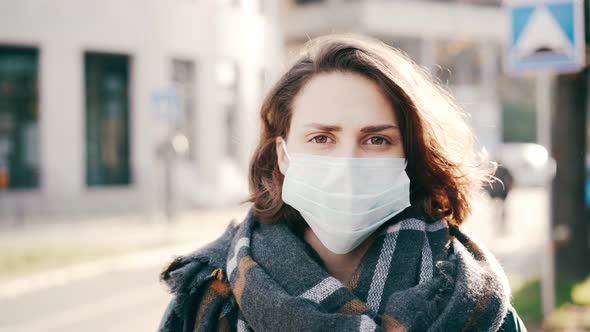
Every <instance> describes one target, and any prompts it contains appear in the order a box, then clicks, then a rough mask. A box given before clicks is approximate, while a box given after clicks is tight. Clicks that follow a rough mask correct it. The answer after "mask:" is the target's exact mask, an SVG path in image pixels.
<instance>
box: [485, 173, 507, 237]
mask: <svg viewBox="0 0 590 332" xmlns="http://www.w3.org/2000/svg"><path fill="white" fill-rule="evenodd" d="M513 186H514V177H513V176H512V173H511V172H510V170H509V169H508V168H506V167H505V166H504V165H502V164H499V165H498V167H497V168H496V171H495V173H494V177H493V178H492V179H491V182H489V183H485V184H484V188H485V190H486V192H487V193H488V195H489V196H490V198H491V199H492V200H493V201H494V205H493V210H494V213H495V214H496V216H495V218H494V219H495V221H496V222H497V229H498V232H499V233H500V234H502V235H504V234H506V233H507V231H508V226H507V216H506V210H507V208H506V199H507V198H508V194H509V193H510V190H512V187H513Z"/></svg>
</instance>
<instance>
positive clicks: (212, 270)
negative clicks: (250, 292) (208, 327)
mask: <svg viewBox="0 0 590 332" xmlns="http://www.w3.org/2000/svg"><path fill="white" fill-rule="evenodd" d="M238 228H239V225H236V223H235V222H234V221H231V222H230V224H229V225H228V226H227V228H226V229H225V231H224V232H223V234H222V235H221V236H219V237H218V238H217V239H215V240H214V241H212V242H210V243H209V244H207V245H206V246H204V247H201V248H199V249H197V250H195V251H193V252H191V253H189V254H187V255H182V256H178V257H175V258H174V259H172V260H171V261H170V262H168V263H167V264H166V265H165V266H164V267H163V268H162V270H161V271H160V281H161V282H163V283H165V284H166V286H167V287H168V290H169V292H170V293H171V294H172V295H173V296H172V299H171V300H170V302H169V303H168V306H167V307H166V310H165V312H164V314H163V316H162V319H161V321H160V326H159V328H158V331H160V332H172V331H180V330H182V329H183V328H184V327H186V326H187V324H194V317H193V316H192V315H194V314H195V312H196V311H195V310H194V308H195V307H197V306H198V305H199V303H197V302H195V299H198V298H200V296H199V294H201V293H203V292H205V291H206V289H207V287H209V286H210V285H211V284H212V283H215V282H221V283H224V282H225V281H224V280H225V279H226V278H225V276H224V271H225V265H226V257H227V252H228V250H229V247H230V244H231V241H232V238H233V236H234V234H235V233H236V231H237V229H238Z"/></svg>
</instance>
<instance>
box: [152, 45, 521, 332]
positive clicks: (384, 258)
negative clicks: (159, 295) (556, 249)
mask: <svg viewBox="0 0 590 332" xmlns="http://www.w3.org/2000/svg"><path fill="white" fill-rule="evenodd" d="M261 125H262V133H261V137H260V141H259V143H258V148H257V149H256V151H255V153H254V155H253V158H252V161H251V165H250V175H249V180H250V190H251V197H250V199H249V201H250V202H252V203H253V204H252V207H251V208H250V210H249V212H248V214H247V216H246V218H245V220H244V221H243V222H241V223H240V224H238V225H234V224H233V223H232V224H231V225H230V226H229V227H228V228H227V230H226V231H225V233H224V234H223V235H222V236H221V237H220V238H219V239H217V240H216V241H214V242H212V243H211V244H209V245H208V246H206V247H204V248H201V249H199V250H197V251H196V252H194V253H192V254H190V255H187V256H183V257H178V258H176V259H174V260H173V261H172V262H171V263H169V264H168V265H167V266H166V267H165V268H164V269H163V271H162V274H161V278H162V280H164V281H165V282H166V283H167V284H168V286H169V287H170V289H171V291H172V292H173V293H174V295H175V296H174V298H173V300H172V301H171V302H170V304H169V306H168V308H167V310H166V312H165V314H164V317H163V319H162V322H161V324H160V331H214V330H223V331H225V330H229V331H233V330H238V331H248V330H254V331H380V330H388V331H389V330H392V331H393V330H395V331H426V330H436V331H459V330H468V331H498V330H500V331H522V330H525V328H524V325H523V324H522V322H521V321H520V319H519V318H518V316H517V315H516V313H515V312H514V309H513V308H512V307H511V306H510V290H509V287H508V284H507V281H506V276H505V275H504V272H503V271H502V268H501V267H500V265H499V264H498V262H497V261H496V260H495V258H494V257H493V256H492V255H491V254H490V253H489V252H488V251H487V250H486V249H484V248H483V247H482V246H481V245H480V244H477V243H476V242H474V241H473V240H472V239H470V238H469V237H468V236H466V235H465V234H464V233H463V232H462V231H461V229H460V227H459V226H460V225H461V224H462V223H463V222H464V221H465V218H466V217H467V216H468V214H469V212H470V209H471V205H470V203H471V195H472V193H473V192H474V191H476V190H479V189H480V188H481V183H482V181H485V180H486V179H487V178H488V176H489V174H490V172H492V171H493V167H489V166H488V164H486V163H485V162H484V161H485V160H484V159H483V158H481V157H480V156H479V155H478V154H476V153H474V152H472V151H473V150H472V140H473V137H472V133H471V131H470V130H469V128H468V126H467V125H466V123H465V119H464V113H462V112H461V111H460V110H459V109H458V108H457V106H456V105H455V104H454V103H453V101H452V99H451V97H450V96H449V95H448V94H447V93H446V92H445V91H444V90H443V89H441V88H440V87H439V86H438V85H436V84H435V83H433V82H432V80H431V79H430V78H429V76H428V74H427V73H426V72H424V71H423V70H421V69H419V67H417V66H416V65H415V64H414V63H413V62H411V61H410V60H409V59H407V58H406V57H404V56H403V55H402V54H401V53H400V52H399V51H397V50H395V49H392V48H390V47H388V46H387V45H385V44H383V43H381V42H379V41H376V40H373V39H369V38H363V37H359V36H354V35H336V36H334V35H333V36H325V37H320V38H317V39H315V40H312V41H310V42H308V43H307V44H306V48H305V51H304V52H303V54H302V55H301V56H300V57H299V58H298V59H297V60H296V61H295V63H294V64H293V65H292V67H291V68H290V69H289V70H288V71H287V72H286V73H285V74H284V75H283V76H282V77H281V78H280V80H279V81H278V82H277V83H276V84H275V86H274V87H273V89H272V90H271V91H270V93H269V94H268V96H267V97H266V99H265V102H264V104H263V106H262V110H261Z"/></svg>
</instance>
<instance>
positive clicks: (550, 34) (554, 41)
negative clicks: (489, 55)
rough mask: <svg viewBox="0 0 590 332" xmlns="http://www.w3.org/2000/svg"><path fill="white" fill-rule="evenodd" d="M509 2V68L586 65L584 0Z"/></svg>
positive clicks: (568, 68) (567, 68) (569, 68)
mask: <svg viewBox="0 0 590 332" xmlns="http://www.w3.org/2000/svg"><path fill="white" fill-rule="evenodd" d="M506 5H507V6H506V8H507V10H508V16H509V24H510V27H509V29H508V42H507V47H506V56H505V60H506V61H505V64H506V67H507V70H508V71H509V72H523V71H533V70H549V71H554V72H572V71H576V70H578V69H580V68H581V67H583V66H584V65H585V63H586V59H585V45H584V44H585V43H584V4H583V1H582V0H536V1H535V0H512V1H508V2H507V3H506Z"/></svg>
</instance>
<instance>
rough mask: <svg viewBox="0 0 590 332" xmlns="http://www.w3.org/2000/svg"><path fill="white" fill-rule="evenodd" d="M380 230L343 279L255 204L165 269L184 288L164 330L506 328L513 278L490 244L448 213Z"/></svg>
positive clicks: (173, 285)
mask: <svg viewBox="0 0 590 332" xmlns="http://www.w3.org/2000/svg"><path fill="white" fill-rule="evenodd" d="M379 232H380V233H379V235H378V237H377V238H376V239H375V241H374V242H373V243H372V244H371V246H370V248H369V249H368V251H367V253H366V254H365V256H364V257H363V259H362V261H361V263H360V265H359V266H358V268H357V269H356V271H355V273H354V274H353V276H352V277H351V278H350V280H348V282H346V283H342V282H340V281H339V280H337V279H336V278H334V277H332V276H331V275H330V274H329V273H328V272H327V271H326V269H325V268H324V266H323V265H322V262H321V259H320V258H319V256H317V254H316V253H315V251H314V250H313V249H311V247H310V246H309V245H307V244H306V243H305V242H304V241H302V240H301V239H300V238H298V237H297V236H295V235H294V234H293V233H292V232H291V230H290V229H289V228H288V227H287V226H286V225H284V224H274V225H265V224H261V223H258V222H257V221H256V218H254V217H253V216H252V215H251V213H249V214H248V215H247V217H246V219H245V220H244V222H243V223H241V224H240V225H238V226H235V225H233V224H232V225H230V226H229V227H228V229H227V231H226V232H225V234H224V235H223V236H222V237H221V238H220V239H219V240H217V241H215V242H213V243H212V244H210V245H209V246H208V247H205V248H203V249H202V250H199V251H197V252H195V253H193V254H192V255H190V256H187V257H179V258H177V259H175V260H174V261H172V262H171V263H170V264H169V265H168V266H167V267H166V268H165V269H164V270H163V272H162V275H161V276H162V279H164V280H166V282H167V283H168V285H169V286H170V287H171V288H172V290H173V291H174V292H175V293H176V295H177V296H176V297H175V299H174V300H173V301H172V302H171V304H170V306H169V308H168V310H169V311H171V312H172V313H171V314H168V315H166V316H165V317H167V318H166V319H164V320H163V321H162V323H161V326H160V331H251V330H254V331H383V330H386V331H393V330H395V331H459V330H461V331H464V330H470V331H473V330H475V331H496V330H498V329H499V327H500V326H501V324H502V321H503V317H504V316H505V315H506V313H507V310H508V305H509V297H510V294H509V287H508V283H507V281H506V277H505V274H504V272H503V271H502V268H501V267H500V265H499V264H498V262H497V261H496V260H495V258H494V257H493V256H492V255H491V254H490V253H488V252H487V250H486V249H484V248H482V247H480V246H479V245H478V244H476V243H475V242H474V241H473V240H472V239H470V238H469V237H468V236H467V235H465V234H464V233H463V232H462V231H461V230H460V229H459V228H457V227H455V226H452V225H449V224H448V223H447V222H445V221H442V220H441V221H437V222H431V223H428V222H425V221H423V220H421V219H417V218H412V217H405V218H399V217H396V218H393V219H392V220H390V221H389V222H388V223H387V224H386V225H385V226H384V227H382V228H380V230H379ZM179 317H192V319H179Z"/></svg>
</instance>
